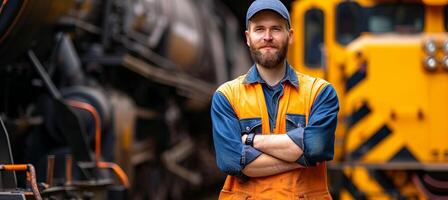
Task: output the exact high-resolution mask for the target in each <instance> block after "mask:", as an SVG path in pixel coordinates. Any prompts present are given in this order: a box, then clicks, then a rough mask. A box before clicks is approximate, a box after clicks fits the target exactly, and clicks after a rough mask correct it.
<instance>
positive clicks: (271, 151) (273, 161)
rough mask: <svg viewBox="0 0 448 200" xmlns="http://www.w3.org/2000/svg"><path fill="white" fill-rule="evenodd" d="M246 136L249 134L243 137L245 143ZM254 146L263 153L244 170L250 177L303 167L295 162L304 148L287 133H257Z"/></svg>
mask: <svg viewBox="0 0 448 200" xmlns="http://www.w3.org/2000/svg"><path fill="white" fill-rule="evenodd" d="M246 138H247V135H243V136H242V137H241V140H242V142H243V143H244V142H245V141H246ZM253 146H254V148H255V149H258V150H259V151H261V152H262V154H261V155H260V156H258V157H257V158H256V159H255V160H253V161H252V162H250V163H249V164H248V165H246V167H245V168H244V169H243V170H242V172H243V173H244V174H245V175H247V176H249V177H263V176H270V175H274V174H279V173H283V172H286V171H289V170H293V169H297V168H300V167H303V166H302V165H300V164H298V163H295V162H294V161H296V160H297V159H298V158H299V157H300V156H302V154H303V150H302V149H301V148H300V147H299V146H297V145H296V144H295V143H294V142H293V141H292V140H291V139H290V138H289V137H288V136H287V135H286V134H276V135H257V136H256V137H255V138H254V142H253Z"/></svg>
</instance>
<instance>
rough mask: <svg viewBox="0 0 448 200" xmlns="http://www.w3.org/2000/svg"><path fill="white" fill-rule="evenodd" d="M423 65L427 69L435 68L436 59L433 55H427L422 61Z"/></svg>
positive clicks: (432, 69)
mask: <svg viewBox="0 0 448 200" xmlns="http://www.w3.org/2000/svg"><path fill="white" fill-rule="evenodd" d="M424 64H425V67H426V69H427V70H429V71H434V70H436V68H437V60H436V58H434V57H431V56H430V57H427V58H426V59H425V61H424Z"/></svg>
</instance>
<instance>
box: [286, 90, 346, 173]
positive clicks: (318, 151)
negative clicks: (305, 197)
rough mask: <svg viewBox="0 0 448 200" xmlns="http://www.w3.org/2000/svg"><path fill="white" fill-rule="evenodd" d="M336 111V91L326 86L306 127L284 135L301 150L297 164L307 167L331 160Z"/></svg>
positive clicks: (318, 97) (337, 106) (314, 106)
mask: <svg viewBox="0 0 448 200" xmlns="http://www.w3.org/2000/svg"><path fill="white" fill-rule="evenodd" d="M338 111H339V102H338V97H337V95H336V91H335V89H334V88H333V86H331V85H327V86H326V87H325V88H324V89H323V90H322V91H321V92H320V93H319V95H318V96H317V98H316V100H315V101H314V103H313V106H312V107H311V112H310V117H309V120H308V124H307V125H306V127H298V128H297V129H293V130H291V131H288V132H287V133H286V134H287V135H288V136H289V137H290V138H291V140H292V141H294V143H296V144H297V145H298V146H299V147H300V148H301V149H303V154H302V156H301V157H300V158H299V159H298V160H297V163H299V164H301V165H303V166H305V167H308V166H315V165H316V164H317V163H318V162H322V161H328V160H332V159H333V155H334V131H335V130H336V124H337V113H338Z"/></svg>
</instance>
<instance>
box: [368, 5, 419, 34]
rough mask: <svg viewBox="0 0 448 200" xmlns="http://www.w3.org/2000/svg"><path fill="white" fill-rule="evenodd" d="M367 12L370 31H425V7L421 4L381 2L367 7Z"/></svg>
mask: <svg viewBox="0 0 448 200" xmlns="http://www.w3.org/2000/svg"><path fill="white" fill-rule="evenodd" d="M366 13H368V31H369V32H373V33H385V32H399V33H417V32H422V31H423V21H424V7H423V5H421V4H380V5H376V6H374V7H371V8H368V9H366Z"/></svg>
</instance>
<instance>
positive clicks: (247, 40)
mask: <svg viewBox="0 0 448 200" xmlns="http://www.w3.org/2000/svg"><path fill="white" fill-rule="evenodd" d="M244 34H245V35H246V44H247V46H250V39H249V31H248V30H246V31H244Z"/></svg>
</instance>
